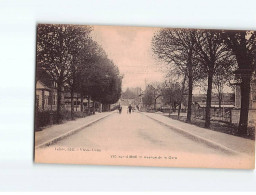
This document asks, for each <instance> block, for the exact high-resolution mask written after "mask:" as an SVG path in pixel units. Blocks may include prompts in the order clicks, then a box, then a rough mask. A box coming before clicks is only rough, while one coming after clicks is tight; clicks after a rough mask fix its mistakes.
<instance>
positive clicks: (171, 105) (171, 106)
mask: <svg viewBox="0 0 256 195" xmlns="http://www.w3.org/2000/svg"><path fill="white" fill-rule="evenodd" d="M171 100H172V98H171V96H170V102H169V104H170V109H169V117H170V116H171V109H172V102H171Z"/></svg>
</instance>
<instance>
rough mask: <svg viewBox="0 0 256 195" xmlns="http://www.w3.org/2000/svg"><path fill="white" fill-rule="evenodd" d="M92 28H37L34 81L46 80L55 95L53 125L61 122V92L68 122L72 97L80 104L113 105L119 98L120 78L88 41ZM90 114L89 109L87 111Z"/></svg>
mask: <svg viewBox="0 0 256 195" xmlns="http://www.w3.org/2000/svg"><path fill="white" fill-rule="evenodd" d="M92 31H93V28H92V27H90V26H79V25H53V24H47V25H46V24H39V25H38V26H37V55H36V57H37V59H36V60H37V61H36V62H37V63H36V81H38V80H41V79H43V78H46V75H47V77H49V79H50V80H51V81H53V82H54V83H55V89H56V92H57V102H56V104H57V109H56V113H57V122H58V123H59V122H60V121H61V118H62V117H61V112H62V109H63V102H62V95H63V91H65V92H67V91H68V92H69V94H70V101H71V109H70V112H71V118H72V119H74V112H75V110H74V98H75V97H74V94H79V99H80V105H81V108H80V111H81V112H83V109H84V108H83V100H84V98H86V99H87V100H88V105H89V106H90V103H91V102H99V103H101V104H103V105H108V104H113V103H116V102H117V101H118V99H119V98H120V95H121V82H122V77H121V76H120V74H119V70H118V68H117V66H116V65H115V64H114V63H113V61H111V60H110V59H109V58H108V56H107V55H106V53H105V52H104V50H103V49H102V48H101V47H100V45H99V44H97V42H95V41H94V40H93V39H92V38H91V32H92ZM88 112H89V113H90V109H88Z"/></svg>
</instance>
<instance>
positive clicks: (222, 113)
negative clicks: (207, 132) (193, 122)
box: [192, 107, 232, 123]
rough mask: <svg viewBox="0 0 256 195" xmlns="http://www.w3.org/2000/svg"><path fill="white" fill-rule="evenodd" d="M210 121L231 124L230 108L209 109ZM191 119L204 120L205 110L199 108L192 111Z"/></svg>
mask: <svg viewBox="0 0 256 195" xmlns="http://www.w3.org/2000/svg"><path fill="white" fill-rule="evenodd" d="M210 110H211V120H215V121H223V122H228V123H232V108H224V107H222V108H211V109H210ZM192 113H193V117H194V118H197V119H203V120H204V119H205V108H204V107H203V108H202V107H200V108H197V109H194V110H193V112H192Z"/></svg>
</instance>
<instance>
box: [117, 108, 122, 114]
mask: <svg viewBox="0 0 256 195" xmlns="http://www.w3.org/2000/svg"><path fill="white" fill-rule="evenodd" d="M118 110H119V114H121V113H122V106H119V108H118Z"/></svg>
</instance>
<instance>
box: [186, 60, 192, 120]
mask: <svg viewBox="0 0 256 195" xmlns="http://www.w3.org/2000/svg"><path fill="white" fill-rule="evenodd" d="M192 92H193V75H192V65H191V64H190V65H189V68H188V111H187V122H189V123H190V122H191V115H192V95H193V94H192Z"/></svg>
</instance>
